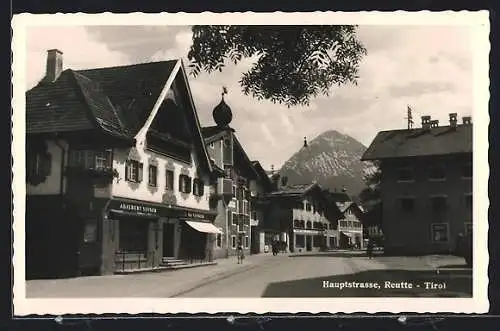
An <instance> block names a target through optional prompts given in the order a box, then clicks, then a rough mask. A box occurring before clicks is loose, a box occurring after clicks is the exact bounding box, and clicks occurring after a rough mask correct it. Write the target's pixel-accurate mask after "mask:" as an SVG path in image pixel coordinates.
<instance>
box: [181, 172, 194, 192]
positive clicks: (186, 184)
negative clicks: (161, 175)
mask: <svg viewBox="0 0 500 331" xmlns="http://www.w3.org/2000/svg"><path fill="white" fill-rule="evenodd" d="M179 192H182V193H191V177H189V176H187V175H182V174H181V175H179Z"/></svg>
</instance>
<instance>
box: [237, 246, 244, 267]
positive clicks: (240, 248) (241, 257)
mask: <svg viewBox="0 0 500 331" xmlns="http://www.w3.org/2000/svg"><path fill="white" fill-rule="evenodd" d="M236 254H237V255H238V264H240V263H243V260H244V259H245V254H244V253H243V246H242V245H241V243H240V244H238V249H237V250H236Z"/></svg>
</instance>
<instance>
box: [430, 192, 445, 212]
mask: <svg viewBox="0 0 500 331" xmlns="http://www.w3.org/2000/svg"><path fill="white" fill-rule="evenodd" d="M446 207H447V205H446V197H445V196H440V197H437V196H436V197H431V210H432V212H433V213H442V212H444V211H446Z"/></svg>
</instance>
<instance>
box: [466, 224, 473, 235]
mask: <svg viewBox="0 0 500 331" xmlns="http://www.w3.org/2000/svg"><path fill="white" fill-rule="evenodd" d="M464 234H465V235H466V236H467V235H469V234H472V222H466V223H465V233H464Z"/></svg>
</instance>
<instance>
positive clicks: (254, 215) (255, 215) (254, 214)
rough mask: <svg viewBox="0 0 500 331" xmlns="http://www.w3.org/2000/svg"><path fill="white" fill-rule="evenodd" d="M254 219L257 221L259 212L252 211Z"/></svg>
mask: <svg viewBox="0 0 500 331" xmlns="http://www.w3.org/2000/svg"><path fill="white" fill-rule="evenodd" d="M252 219H253V220H257V212H256V211H255V210H252Z"/></svg>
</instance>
